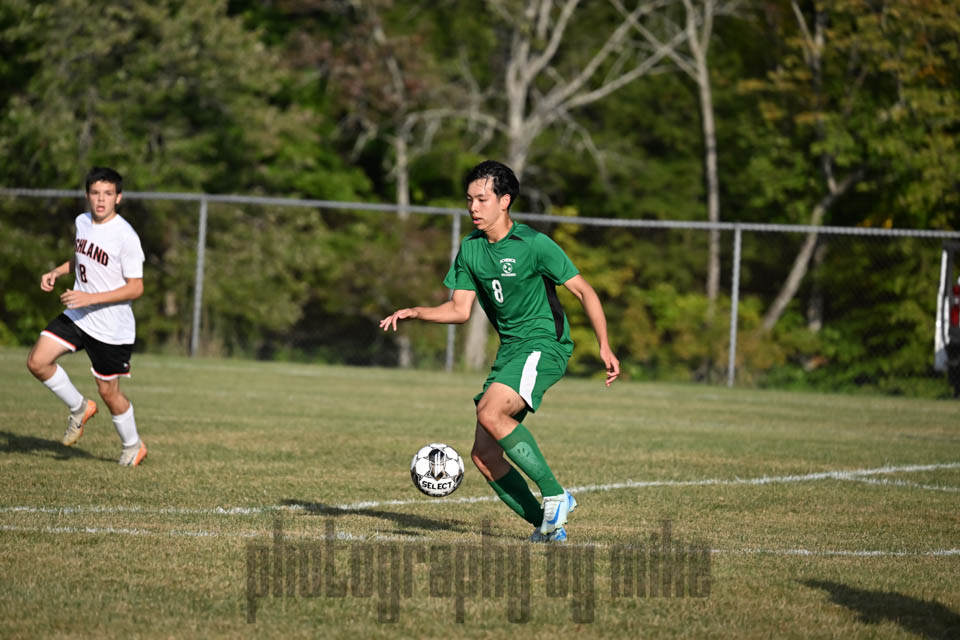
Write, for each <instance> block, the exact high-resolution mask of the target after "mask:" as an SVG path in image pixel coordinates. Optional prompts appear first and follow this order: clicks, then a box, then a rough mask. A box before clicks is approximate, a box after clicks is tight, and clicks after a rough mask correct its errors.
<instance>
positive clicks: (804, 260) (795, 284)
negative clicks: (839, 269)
mask: <svg viewBox="0 0 960 640" xmlns="http://www.w3.org/2000/svg"><path fill="white" fill-rule="evenodd" d="M861 175H862V173H861V172H860V171H856V172H854V173H852V174H850V175H849V176H847V177H846V178H844V179H843V181H842V182H841V183H840V184H839V185H836V186H835V187H834V188H833V189H831V190H830V193H828V194H827V195H825V196H824V197H823V198H822V199H821V200H820V202H818V203H817V205H816V206H815V207H814V208H813V212H812V213H811V214H810V224H811V225H813V226H817V225H819V224H820V223H821V222H823V217H824V215H826V213H827V211H829V210H830V207H831V206H832V205H833V203H834V202H835V201H836V200H837V198H839V197H840V196H842V195H843V194H844V193H846V192H847V191H848V190H849V189H850V187H852V186H853V185H854V184H856V183H857V182H858V181H859V180H860V177H861ZM817 235H818V234H817V232H816V231H811V232H810V233H808V234H807V237H806V239H805V240H804V241H803V246H802V247H801V248H800V251H799V253H797V257H796V258H794V260H793V266H792V267H791V268H790V274H789V275H788V276H787V279H786V281H785V282H784V283H783V286H782V287H781V288H780V293H778V294H777V297H776V298H775V299H774V301H773V303H772V304H771V305H770V308H769V309H768V310H767V313H766V315H764V316H763V330H764V331H770V330H772V329H773V327H774V326H776V324H777V321H778V320H780V316H782V315H783V312H784V311H785V310H786V308H787V305H788V304H790V301H791V300H793V297H794V296H795V295H796V294H797V289H799V288H800V283H801V282H803V278H804V276H805V275H806V274H807V267H808V265H809V264H810V256H811V255H813V250H814V248H815V247H816V245H817Z"/></svg>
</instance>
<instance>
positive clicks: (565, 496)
mask: <svg viewBox="0 0 960 640" xmlns="http://www.w3.org/2000/svg"><path fill="white" fill-rule="evenodd" d="M576 508H577V501H576V499H575V498H574V497H573V495H572V494H571V493H570V492H569V491H567V490H566V489H564V491H563V493H561V494H560V495H558V496H546V497H545V498H544V499H543V522H542V523H541V524H540V533H542V534H544V535H547V534H549V533H550V532H552V531H554V530H555V529H557V528H562V527H563V525H565V524H566V523H567V516H568V515H570V514H571V513H573V510H574V509H576ZM564 539H566V533H564Z"/></svg>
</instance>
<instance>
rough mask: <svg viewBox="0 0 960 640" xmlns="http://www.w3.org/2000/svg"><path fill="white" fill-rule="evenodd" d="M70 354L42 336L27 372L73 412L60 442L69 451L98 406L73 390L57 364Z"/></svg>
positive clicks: (35, 346)
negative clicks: (65, 355) (66, 354)
mask: <svg viewBox="0 0 960 640" xmlns="http://www.w3.org/2000/svg"><path fill="white" fill-rule="evenodd" d="M68 352H70V349H69V348H68V347H66V346H65V345H64V344H62V343H61V342H59V341H58V340H55V339H53V338H51V337H49V336H46V335H41V336H40V338H39V339H38V340H37V342H36V344H34V345H33V348H32V349H31V350H30V354H29V355H28V356H27V369H28V370H29V371H30V373H31V374H33V376H34V377H35V378H36V379H37V380H39V381H40V382H42V383H43V385H44V386H45V387H47V388H48V389H50V391H52V392H53V393H54V395H56V396H57V397H58V398H60V400H61V401H63V403H64V404H65V405H67V408H68V409H69V410H70V416H69V417H68V418H67V429H66V431H64V433H63V438H62V439H61V442H62V443H63V444H65V445H66V446H68V447H69V446H71V445H74V444H76V442H77V440H79V439H80V436H82V435H83V425H85V424H86V423H87V421H88V420H89V419H90V418H92V417H93V416H94V414H96V413H97V403H96V402H94V401H93V400H87V399H86V398H84V397H83V395H82V394H81V393H80V392H79V391H78V390H77V388H76V387H75V386H73V382H71V381H70V376H68V375H67V372H66V371H64V369H63V367H61V366H60V365H58V364H57V359H58V358H59V357H60V356H62V355H63V354H65V353H68Z"/></svg>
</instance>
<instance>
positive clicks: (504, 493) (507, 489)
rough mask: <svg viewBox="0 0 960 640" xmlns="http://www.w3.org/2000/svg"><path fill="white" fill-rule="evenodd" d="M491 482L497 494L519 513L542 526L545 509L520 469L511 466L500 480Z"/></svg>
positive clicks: (536, 524)
mask: <svg viewBox="0 0 960 640" xmlns="http://www.w3.org/2000/svg"><path fill="white" fill-rule="evenodd" d="M489 484H490V486H491V487H493V490H494V491H496V492H497V496H499V498H500V499H501V500H503V501H504V502H505V503H506V504H507V506H508V507H510V508H511V509H513V510H514V511H516V512H517V515H519V516H520V517H521V518H523V519H524V520H526V521H527V522H529V523H530V524H532V525H533V526H535V527H539V526H540V523H541V522H542V521H543V509H542V508H541V507H540V502H539V501H538V500H537V499H536V497H534V495H533V493H532V492H531V491H530V487H528V486H527V481H526V480H524V479H523V476H522V475H520V472H519V471H517V470H516V469H514V468H513V467H510V471H508V472H507V475H505V476H503V477H502V478H500V479H499V480H490V482H489Z"/></svg>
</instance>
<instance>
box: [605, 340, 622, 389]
mask: <svg viewBox="0 0 960 640" xmlns="http://www.w3.org/2000/svg"><path fill="white" fill-rule="evenodd" d="M600 359H601V360H603V366H604V368H606V370H607V386H608V387H609V386H610V385H611V384H612V383H613V381H614V380H616V379H617V378H619V377H620V361H619V360H617V356H615V355H613V351H611V350H610V348H609V347H604V348H601V349H600Z"/></svg>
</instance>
